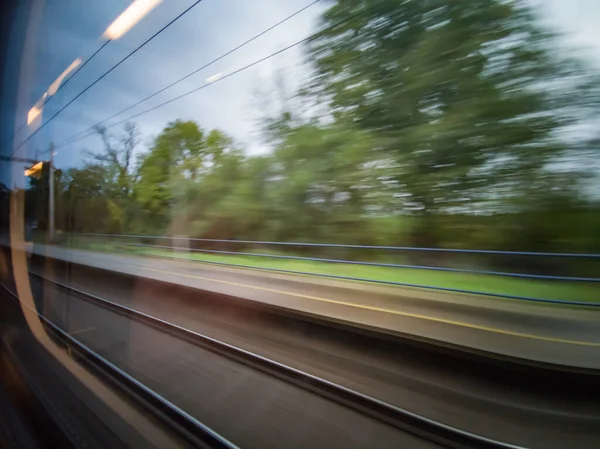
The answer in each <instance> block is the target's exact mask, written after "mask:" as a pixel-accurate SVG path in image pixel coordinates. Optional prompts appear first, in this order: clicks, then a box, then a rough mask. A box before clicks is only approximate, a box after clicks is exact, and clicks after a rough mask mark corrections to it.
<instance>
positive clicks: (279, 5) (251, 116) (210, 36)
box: [19, 0, 600, 167]
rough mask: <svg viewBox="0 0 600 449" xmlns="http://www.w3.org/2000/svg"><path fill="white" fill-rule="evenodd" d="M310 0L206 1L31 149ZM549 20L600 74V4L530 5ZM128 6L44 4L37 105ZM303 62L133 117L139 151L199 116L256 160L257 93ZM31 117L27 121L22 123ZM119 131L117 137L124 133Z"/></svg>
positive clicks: (146, 32)
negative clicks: (177, 122) (170, 125)
mask: <svg viewBox="0 0 600 449" xmlns="http://www.w3.org/2000/svg"><path fill="white" fill-rule="evenodd" d="M310 2H311V0H285V1H282V0H253V1H249V0H204V1H202V2H201V3H200V4H199V5H197V6H195V7H194V8H193V9H192V10H191V11H190V12H189V13H187V14H186V15H185V16H184V17H183V18H181V19H180V20H179V21H177V22H176V23H175V24H173V25H172V26H171V27H170V28H168V29H167V30H166V31H165V32H163V33H162V34H161V35H160V36H159V37H157V38H156V39H154V40H153V41H152V42H151V43H150V44H148V45H147V46H146V47H144V48H143V49H141V50H140V51H139V52H138V53H137V54H136V55H134V56H133V57H132V58H130V59H129V60H128V61H126V62H125V63H124V64H123V65H122V66H120V67H119V68H117V69H116V70H115V71H114V72H112V73H111V74H110V75H108V76H107V77H106V78H105V79H103V80H102V81H100V82H99V83H98V84H97V85H96V86H94V88H92V89H91V90H90V91H89V92H87V93H86V94H84V95H83V96H82V97H81V98H79V99H78V100H77V101H76V102H75V103H73V104H72V105H71V106H70V107H69V108H67V109H66V110H65V111H64V112H63V113H62V114H61V115H59V116H58V117H57V118H56V119H55V120H54V121H53V122H52V123H50V124H49V125H48V126H46V127H45V128H44V129H43V130H41V131H40V132H39V133H38V134H37V135H36V136H35V137H34V138H33V139H31V141H30V142H29V144H28V145H27V149H26V151H27V152H28V153H29V155H30V156H33V154H34V151H35V149H40V150H44V149H46V148H47V146H48V144H49V142H50V141H53V142H54V143H55V144H59V143H61V142H64V141H65V139H67V138H69V137H70V136H72V135H74V134H76V133H78V132H79V131H81V130H84V129H86V128H88V127H89V126H91V125H93V124H94V123H96V122H98V121H100V120H102V119H104V118H106V117H108V116H110V115H112V114H113V113H115V112H117V111H119V110H120V109H123V108H125V107H127V106H129V105H130V104H132V103H135V102H136V101H138V100H139V99H141V98H142V97H144V96H146V95H148V94H150V93H152V92H154V91H156V90H158V89H160V88H162V87H164V86H165V85H167V84H169V83H171V82H172V81H174V80H176V79H177V78H179V77H181V76H183V75H185V74H187V73H188V72H190V71H192V70H195V69H197V68H198V67H200V66H202V65H203V64H205V63H206V62H208V61H210V60H212V59H213V58H215V57H217V56H219V55H221V54H222V53H224V52H226V51H228V50H229V49H231V48H232V47H235V46H236V45H238V44H239V43H241V42H242V41H244V40H246V39H248V38H250V37H252V36H253V35H255V34H257V33H259V32H260V31H262V30H264V29H265V28H267V27H269V26H271V25H272V24H274V23H276V22H277V21H279V20H281V19H283V18H284V17H286V16H287V15H289V14H291V13H293V12H295V11H296V10H298V9H300V8H302V7H303V6H305V5H307V4H308V3H310ZM529 2H530V3H531V4H533V5H534V6H535V8H536V10H537V11H538V12H539V14H540V16H541V17H542V18H543V20H544V21H545V22H546V23H547V24H548V25H549V26H550V27H552V28H554V29H557V30H558V31H561V32H564V33H565V34H566V36H567V38H566V39H565V40H564V42H565V45H569V46H573V47H576V48H578V49H579V50H578V51H580V52H581V54H582V56H583V57H585V58H587V59H589V60H590V61H593V62H594V63H595V64H596V65H597V66H598V67H600V27H598V26H597V24H598V23H600V2H599V1H598V0H529ZM129 3H130V0H105V1H85V2H83V1H80V0H60V1H59V0H45V1H44V7H43V14H42V19H41V22H40V26H39V29H38V36H37V41H38V44H37V51H36V53H35V57H34V67H33V79H32V82H31V85H30V103H31V104H34V103H35V101H37V99H38V98H39V97H40V95H41V94H42V93H43V92H44V91H45V90H46V89H47V88H48V86H49V84H50V83H51V82H52V81H54V79H55V78H56V77H57V76H58V75H59V74H60V73H61V72H62V71H63V70H64V68H66V67H67V66H68V65H69V64H70V63H71V62H72V61H73V60H74V59H75V58H76V57H79V56H81V57H84V58H85V57H87V56H89V55H90V54H91V53H93V52H94V51H95V50H96V49H97V48H98V47H99V46H100V45H101V43H102V41H101V40H100V36H101V34H102V33H103V32H104V30H105V28H106V27H107V25H108V24H109V23H110V22H111V21H112V20H113V19H114V18H115V17H117V16H118V15H119V14H120V12H121V11H123V10H124V9H125V8H126V7H127V5H128V4H129ZM192 3H193V0H163V2H162V3H161V4H160V5H159V6H158V7H157V8H156V9H155V10H154V11H152V12H151V13H150V14H149V15H148V16H147V17H146V18H145V19H143V21H141V22H140V23H139V24H138V25H137V26H136V27H135V28H134V29H133V30H131V31H130V32H129V33H128V34H127V35H125V36H124V37H123V38H121V39H119V40H117V41H113V42H110V43H109V44H108V45H107V46H106V47H105V48H104V50H103V51H102V52H101V53H100V54H98V56H96V57H95V58H94V60H93V61H92V62H91V63H90V64H89V65H87V66H86V67H85V68H84V69H83V70H82V71H81V73H79V74H78V75H77V76H76V77H75V78H74V79H73V80H72V81H71V82H69V84H68V85H67V86H66V87H65V88H64V90H62V91H60V92H59V93H58V94H57V96H56V97H55V98H53V100H52V102H51V103H50V104H48V105H47V107H46V108H45V110H44V119H46V120H47V119H48V117H50V116H51V115H52V114H53V113H54V112H55V111H56V110H57V109H58V108H60V107H61V106H62V105H64V104H65V103H66V102H67V101H69V100H70V99H71V98H72V97H73V96H74V95H75V94H76V93H78V92H79V91H80V90H82V89H83V88H84V87H85V86H87V85H88V84H89V83H90V82H92V81H93V80H94V79H95V78H96V77H97V76H98V75H99V74H101V73H103V72H104V71H105V70H106V69H107V68H109V67H110V66H112V65H113V64H114V63H116V62H117V61H118V60H120V59H121V58H122V57H123V56H125V55H126V54H127V53H129V52H130V51H131V50H132V49H133V48H135V47H136V46H138V45H139V44H140V43H141V42H143V41H144V40H145V39H147V38H148V37H149V36H150V35H152V34H153V33H154V32H155V31H157V30H158V29H160V28H161V27H162V26H163V25H164V24H166V23H167V22H168V21H169V20H171V19H172V18H173V17H175V16H176V15H178V14H179V13H180V12H181V11H183V10H184V9H185V8H187V7H188V6H189V5H190V4H192ZM326 3H327V2H325V1H323V2H321V3H320V4H317V5H315V6H312V7H311V8H309V9H308V10H306V11H304V12H303V13H301V14H300V15H298V16H297V17H295V18H294V19H292V20H290V21H289V22H287V23H286V24H284V25H283V26H281V27H280V28H278V29H276V30H273V31H272V32H270V33H269V34H267V35H265V36H263V37H262V38H260V39H258V40H257V41H255V42H253V43H252V44H251V45H249V46H247V47H245V48H243V49H241V50H240V51H238V52H236V53H235V54H233V55H231V56H229V57H228V58H226V59H225V60H223V61H220V62H219V63H217V64H215V65H214V66H212V67H210V68H208V69H206V70H204V71H202V72H200V73H198V74H196V75H194V76H193V77H191V78H189V79H187V80H186V81H184V82H182V83H181V84H180V85H178V86H176V87H174V88H172V89H169V90H168V91H166V92H164V93H162V94H161V95H160V96H158V97H156V98H153V99H152V100H150V101H149V102H147V103H145V104H143V105H140V106H139V107H137V108H135V109H133V110H131V111H128V112H127V113H126V114H125V115H123V116H121V117H118V118H117V119H115V120H113V121H116V120H119V119H121V118H125V117H127V116H128V115H130V114H135V113H136V112H139V111H141V110H143V109H146V108H148V107H151V106H153V105H156V104H158V103H160V102H162V101H164V100H166V99H168V98H171V97H173V96H176V95H178V94H180V93H183V92H185V91H187V90H190V89H192V88H195V87H198V86H200V85H202V84H204V83H205V80H206V79H207V78H208V77H209V76H211V75H214V74H216V73H219V72H226V71H228V70H232V69H236V68H238V67H241V66H243V65H245V64H247V63H249V62H252V61H254V60H256V59H259V58H260V57H262V56H265V55H267V54H270V53H272V52H274V51H276V50H278V49H280V48H283V47H285V46H286V45H289V44H290V43H292V42H295V41H297V40H299V39H302V38H304V37H306V36H308V35H309V34H311V32H313V31H314V29H315V27H316V24H317V19H318V17H319V15H320V13H321V12H322V11H323V9H324V7H325V6H326ZM301 63H302V56H301V51H300V49H296V50H293V51H290V52H286V53H285V54H283V55H281V56H278V57H275V58H273V59H271V60H269V61H268V62H265V63H263V64H261V65H259V66H257V67H254V68H252V69H250V70H248V71H246V72H244V73H242V74H239V75H235V76H234V77H232V78H230V79H227V80H223V81H221V82H219V83H215V84H213V85H211V86H210V87H208V88H207V89H204V90H202V91H200V92H198V93H195V94H192V95H190V96H188V97H186V98H184V99H182V100H179V101H177V102H175V103H172V104H170V105H168V106H166V107H163V108H160V109H158V110H156V111H154V112H151V113H149V114H146V115H144V116H142V117H139V118H137V119H135V122H136V123H137V124H138V126H139V128H140V130H141V132H142V135H143V142H142V147H145V146H146V144H148V143H149V141H150V139H151V137H152V136H155V135H156V134H158V133H159V132H160V130H161V129H162V128H163V127H164V126H165V125H166V123H167V122H168V121H170V120H174V119H176V118H181V119H193V120H196V121H197V122H198V123H199V124H201V126H203V127H205V128H219V129H222V130H224V131H226V132H228V133H229V134H231V135H233V136H234V138H235V139H236V140H237V141H238V142H240V143H241V144H243V145H244V146H245V147H246V148H247V150H248V151H249V152H251V153H259V152H262V151H266V150H267V149H266V147H265V146H264V145H263V144H262V143H261V142H260V141H259V139H258V138H257V135H256V132H255V119H256V118H257V115H258V110H257V104H256V98H255V91H256V89H257V87H258V88H263V89H268V88H269V85H270V82H269V80H272V77H273V76H274V73H275V72H276V71H277V70H282V69H286V68H290V67H295V68H294V69H293V73H294V76H292V77H291V79H297V77H298V75H300V74H301V73H302V69H301V68H299V67H301ZM22 120H24V117H22V118H20V120H19V121H22ZM118 130H119V127H117V128H114V129H113V131H115V132H118ZM99 148H100V142H99V139H98V138H97V137H90V138H88V139H85V140H82V141H79V142H77V143H76V144H73V145H70V146H66V147H64V148H60V149H59V150H58V151H57V156H56V160H57V165H59V166H63V167H64V166H68V165H72V164H77V163H79V162H81V160H82V154H83V152H84V151H85V150H92V151H93V150H97V149H99Z"/></svg>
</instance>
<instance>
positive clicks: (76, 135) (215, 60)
mask: <svg viewBox="0 0 600 449" xmlns="http://www.w3.org/2000/svg"><path fill="white" fill-rule="evenodd" d="M320 1H321V0H314V1H312V2H311V3H309V4H308V5H306V6H304V7H303V8H301V9H299V10H298V11H296V12H294V13H293V14H290V15H289V16H287V17H285V18H284V19H282V20H280V21H279V22H277V23H275V24H274V25H271V26H270V27H269V28H267V29H265V30H263V31H261V32H260V33H258V34H256V35H255V36H253V37H251V38H250V39H248V40H246V41H244V42H243V43H241V44H239V45H237V46H236V47H234V48H232V49H231V50H229V51H227V52H226V53H223V54H222V55H221V56H219V57H217V58H215V59H213V60H212V61H210V62H208V63H206V64H204V65H203V66H202V67H200V68H198V69H196V70H194V71H192V72H190V73H188V74H187V75H185V76H183V77H181V78H179V79H178V80H176V81H174V82H172V83H171V84H169V85H167V86H165V87H163V88H162V89H160V90H157V91H156V92H154V93H152V94H150V95H148V96H147V97H144V98H142V99H141V100H139V101H138V102H136V103H134V104H132V105H130V106H128V107H126V108H125V109H122V110H120V111H119V112H117V113H115V114H112V115H111V116H109V117H107V118H105V119H103V120H101V121H100V122H98V123H96V124H94V125H92V126H90V127H89V128H86V129H84V130H83V131H80V132H78V133H77V134H74V135H73V136H71V137H69V138H67V139H65V141H64V142H61V144H60V145H67V144H68V143H71V142H76V141H77V140H78V138H79V137H80V136H82V135H84V134H88V133H90V131H92V134H95V128H96V127H98V126H101V125H103V124H104V123H106V122H108V121H109V120H112V119H114V118H115V117H118V116H119V115H121V114H123V113H125V112H127V111H129V110H131V109H133V108H134V107H136V106H139V105H140V104H142V103H145V102H146V101H148V100H150V99H151V98H154V97H155V96H157V95H158V94H161V93H163V92H164V91H166V90H167V89H170V88H171V87H173V86H175V85H176V84H179V83H180V82H182V81H184V80H186V79H188V78H189V77H191V76H192V75H195V74H196V73H198V72H200V71H201V70H204V69H206V68H208V67H210V66H211V65H213V64H215V63H216V62H218V61H220V60H221V59H223V58H225V57H227V56H229V55H230V54H232V53H234V52H236V51H237V50H239V49H241V48H242V47H245V46H246V45H248V44H250V43H251V42H253V41H255V40H256V39H258V38H259V37H261V36H263V35H265V34H267V33H268V32H269V31H271V30H273V29H275V28H277V27H279V26H281V25H283V24H284V23H285V22H287V21H288V20H290V19H292V18H293V17H295V16H297V15H298V14H300V13H302V12H304V11H305V10H307V9H308V8H310V7H311V6H313V5H315V4H317V3H319V2H320ZM86 137H87V135H86Z"/></svg>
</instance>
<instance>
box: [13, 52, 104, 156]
mask: <svg viewBox="0 0 600 449" xmlns="http://www.w3.org/2000/svg"><path fill="white" fill-rule="evenodd" d="M109 42H110V41H106V42H104V43H103V44H102V45H101V46H100V47H98V49H97V50H96V51H95V52H94V53H93V54H92V56H90V57H89V58H87V59H86V60H85V61H84V62H83V64H81V65H80V66H79V67H77V69H76V70H75V71H74V72H73V73H72V74H71V76H69V77H68V78H67V79H66V80H65V81H64V82H63V83H61V84H60V85H59V86H58V88H57V89H56V92H54V94H53V95H52V96H51V97H50V98H48V99H47V100H46V101H44V104H43V106H46V105H47V104H48V103H50V102H51V101H52V99H53V98H54V97H55V96H56V94H57V93H58V92H60V90H61V89H62V88H63V87H65V86H66V85H67V84H68V83H69V81H71V80H72V79H73V78H74V77H75V76H76V75H77V74H78V73H79V72H80V71H81V69H83V68H84V67H85V66H86V65H87V64H88V63H89V62H90V61H91V60H92V59H94V56H96V55H97V54H98V53H100V51H102V49H103V48H104V47H106V45H107V44H108V43H109ZM25 126H27V120H26V121H25V122H23V123H22V124H21V126H19V127H18V128H17V130H16V131H15V132H14V134H13V135H12V136H10V137H9V138H8V139H7V140H6V142H4V146H6V145H8V144H9V143H11V142H12V141H13V140H14V139H15V137H16V136H17V134H19V132H21V130H22V129H23V128H24V127H25Z"/></svg>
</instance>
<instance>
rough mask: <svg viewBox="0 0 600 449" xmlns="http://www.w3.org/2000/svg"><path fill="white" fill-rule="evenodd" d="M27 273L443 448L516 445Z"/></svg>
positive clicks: (496, 448)
mask: <svg viewBox="0 0 600 449" xmlns="http://www.w3.org/2000/svg"><path fill="white" fill-rule="evenodd" d="M30 273H31V274H32V275H33V276H35V277H37V278H39V279H41V280H43V281H46V282H49V283H50V284H53V285H56V286H57V287H59V288H62V289H64V290H66V291H68V292H71V293H75V294H76V295H77V296H78V297H81V299H83V300H86V301H88V302H90V303H92V304H95V305H98V306H100V307H103V308H106V309H109V310H112V311H114V312H116V313H119V314H120V315H123V316H126V317H129V318H131V319H134V320H136V321H138V322H140V323H144V324H147V325H150V326H152V327H154V328H156V329H158V330H161V331H163V332H166V333H168V334H170V335H173V336H176V337H177V338H180V339H182V340H185V341H188V342H191V343H193V344H195V345H197V346H200V347H203V348H205V349H207V350H209V351H211V352H214V353H217V354H219V355H222V356H224V357H227V358H230V359H233V360H235V361H237V362H239V363H242V364H244V365H247V366H250V367H251V368H254V369H257V370H259V371H261V372H264V373H266V374H268V375H271V376H274V377H277V378H279V379H281V380H283V381H286V382H288V383H291V384H293V385H296V386H298V387H300V388H303V389H305V390H308V391H310V392H312V393H315V394H318V395H320V396H323V397H326V398H328V399H330V400H332V401H334V402H337V403H340V404H342V405H344V406H346V407H349V408H351V409H353V410H355V411H358V412H360V413H362V414H365V415H367V416H369V417H371V418H374V419H377V420H379V421H381V422H384V423H387V424H388V425H391V426H393V427H396V428H398V429H400V430H402V431H405V432H409V433H412V434H414V435H416V436H418V437H421V438H424V439H427V440H429V441H433V442H436V443H441V444H443V445H445V446H446V447H450V448H461V449H462V448H486V449H488V448H489V449H491V448H494V449H501V448H502V449H509V448H510V449H517V448H520V446H516V445H512V444H509V443H505V442H501V441H497V440H493V439H490V438H486V437H484V436H481V435H477V434H474V433H471V432H467V431H464V430H462V429H458V428H455V427H452V426H449V425H446V424H443V423H440V422H437V421H434V420H432V419H429V418H426V417H424V416H421V415H418V414H416V413H413V412H410V411H408V410H405V409H402V408H400V407H396V406H394V405H391V404H389V403H387V402H384V401H381V400H379V399H375V398H373V397H370V396H368V395H365V394H362V393H360V392H357V391H354V390H351V389H349V388H346V387H344V386H341V385H338V384H335V383H333V382H330V381H328V380H325V379H323V378H320V377H317V376H314V375H312V374H309V373H306V372H304V371H301V370H298V369H296V368H292V367H290V366H287V365H284V364H282V363H279V362H277V361H274V360H271V359H269V358H266V357H264V356H261V355H259V354H256V353H253V352H250V351H247V350H245V349H242V348H239V347H237V346H234V345H231V344H229V343H225V342H222V341H220V340H217V339H215V338H212V337H209V336H207V335H203V334H200V333H198V332H195V331H192V330H189V329H186V328H184V327H181V326H178V325H176V324H173V323H170V322H168V321H165V320H163V319H160V318H157V317H154V316H152V315H149V314H146V313H143V312H140V311H138V310H135V309H132V308H130V307H127V306H123V305H121V304H117V303H114V302H112V301H109V300H107V299H104V298H101V297H99V296H96V295H93V294H91V293H88V292H84V291H82V290H79V289H76V288H74V287H72V286H69V285H66V284H63V283H61V282H58V281H55V280H52V279H48V278H46V277H45V276H42V275H40V274H37V273H34V272H30Z"/></svg>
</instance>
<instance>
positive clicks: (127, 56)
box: [12, 0, 202, 154]
mask: <svg viewBox="0 0 600 449" xmlns="http://www.w3.org/2000/svg"><path fill="white" fill-rule="evenodd" d="M200 2H202V0H196V1H195V2H194V3H192V4H191V5H190V6H188V7H187V8H186V9H185V10H184V11H183V12H181V13H180V14H179V15H177V16H176V17H175V18H174V19H172V20H171V21H170V22H169V23H167V24H166V25H165V26H163V27H162V28H161V29H160V30H158V31H157V32H156V33H154V34H153V35H152V36H150V37H149V38H148V39H146V40H145V41H144V42H142V43H141V44H140V45H139V46H137V47H136V48H135V49H133V50H132V51H131V52H130V53H129V54H127V55H126V56H125V57H124V58H122V59H121V60H120V61H119V62H117V63H116V64H115V65H113V66H112V67H111V68H110V69H108V70H107V71H106V72H104V73H103V74H102V75H100V76H99V77H98V78H96V80H94V81H93V82H92V83H91V84H89V85H88V86H87V87H86V88H85V89H83V90H82V91H81V92H79V93H78V94H77V95H75V97H73V98H72V99H71V100H70V101H69V102H68V103H67V104H65V105H64V106H63V107H61V108H60V109H59V110H58V111H56V113H54V114H53V115H52V116H51V117H50V118H49V119H48V120H47V121H46V122H45V123H43V124H42V125H41V126H40V127H39V128H38V129H36V130H35V131H34V132H32V133H31V134H30V135H29V136H28V137H27V138H26V139H25V140H24V141H23V142H21V144H19V146H17V148H15V150H14V151H13V153H12V154H15V153H16V152H17V150H19V149H20V148H21V147H22V146H23V145H25V144H26V143H27V142H28V141H29V140H31V138H32V137H33V136H35V135H36V134H37V133H38V132H39V131H41V130H42V129H43V128H44V127H45V126H46V125H48V123H50V122H51V121H52V120H54V119H55V118H56V117H57V116H58V115H59V114H60V113H61V112H62V111H64V110H65V109H67V108H68V107H69V106H70V105H71V104H73V103H74V102H75V101H76V100H77V99H78V98H79V97H81V96H82V95H83V94H84V93H86V92H87V91H88V90H90V89H91V88H92V87H94V86H95V85H96V84H97V83H98V82H100V81H101V80H102V79H104V78H105V77H106V76H107V75H108V74H109V73H111V72H112V71H113V70H115V69H116V68H117V67H119V66H120V65H121V64H123V63H124V62H125V61H127V60H128V59H129V58H130V57H131V56H133V55H134V54H135V53H137V52H138V51H139V50H140V49H141V48H142V47H144V46H145V45H146V44H148V43H149V42H150V41H152V40H153V39H154V38H155V37H157V36H158V35H159V34H161V33H162V32H163V31H165V30H166V29H167V28H169V27H170V26H171V25H172V24H173V23H175V22H176V21H177V20H179V19H180V18H181V17H183V16H184V15H185V14H187V13H188V12H189V11H190V10H191V9H192V8H194V6H196V5H198V4H199V3H200Z"/></svg>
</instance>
